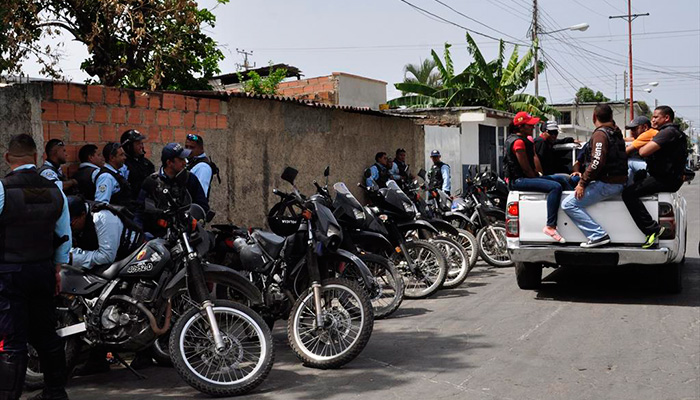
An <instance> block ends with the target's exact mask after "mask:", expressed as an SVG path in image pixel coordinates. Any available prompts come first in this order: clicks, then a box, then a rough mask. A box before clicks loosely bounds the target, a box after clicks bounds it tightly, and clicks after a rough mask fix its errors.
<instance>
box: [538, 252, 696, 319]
mask: <svg viewBox="0 0 700 400" xmlns="http://www.w3.org/2000/svg"><path fill="white" fill-rule="evenodd" d="M659 268H662V267H660V266H650V265H623V266H618V267H596V268H586V267H562V268H559V269H556V270H555V271H554V272H552V273H551V274H550V275H549V276H547V277H545V278H544V279H543V283H542V287H541V288H540V290H539V291H538V293H537V297H536V298H537V299H538V300H559V301H570V302H577V303H578V302H580V303H615V304H649V305H668V306H683V307H698V306H700V258H686V261H685V266H684V269H683V292H681V293H680V294H665V293H663V291H662V290H661V287H660V286H659V283H660V280H659V279H658V276H659V275H658V274H659ZM546 271H547V269H545V272H546Z"/></svg>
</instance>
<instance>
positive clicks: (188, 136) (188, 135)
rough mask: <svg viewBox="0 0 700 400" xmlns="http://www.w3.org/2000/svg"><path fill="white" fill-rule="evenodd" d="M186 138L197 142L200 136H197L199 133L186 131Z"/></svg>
mask: <svg viewBox="0 0 700 400" xmlns="http://www.w3.org/2000/svg"><path fill="white" fill-rule="evenodd" d="M187 140H191V141H193V142H199V141H200V140H201V138H200V137H199V135H194V134H192V133H188V134H187Z"/></svg>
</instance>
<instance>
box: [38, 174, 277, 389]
mask: <svg viewBox="0 0 700 400" xmlns="http://www.w3.org/2000/svg"><path fill="white" fill-rule="evenodd" d="M161 195H162V196H163V198H164V199H165V200H166V201H167V209H165V210H159V209H156V208H155V204H154V203H153V202H152V201H147V203H146V212H147V213H151V214H153V215H157V216H158V218H159V220H158V224H159V225H160V226H163V227H166V228H167V234H166V236H165V237H163V238H156V239H152V240H150V241H148V242H146V243H144V244H143V245H142V246H141V247H140V248H138V249H137V250H136V251H134V252H133V253H132V254H131V255H129V256H128V257H126V258H125V259H123V260H121V261H117V262H115V263H113V264H111V265H105V266H100V267H96V268H93V269H90V270H82V269H80V268H74V267H71V266H65V267H64V269H63V270H62V271H61V286H62V302H63V306H62V307H60V308H59V309H58V311H59V315H60V316H61V318H59V320H60V321H62V323H63V326H62V327H61V328H60V329H58V330H57V332H58V334H59V336H61V337H63V338H64V339H65V340H66V349H70V354H67V357H66V358H67V362H68V365H69V370H70V369H71V367H72V366H74V365H75V362H76V361H77V359H78V355H79V353H80V351H81V350H82V349H83V348H87V347H91V346H102V347H105V348H106V349H107V350H108V351H111V352H112V354H113V355H114V356H115V359H117V360H119V361H120V362H121V363H122V364H124V365H125V366H126V367H127V368H128V369H130V370H131V371H132V372H134V373H135V374H136V375H137V376H139V377H140V378H143V376H142V375H140V374H138V373H137V372H136V371H134V370H133V369H131V367H130V366H128V365H127V364H126V363H125V362H124V361H123V359H122V358H121V356H119V353H120V352H134V351H140V350H142V349H145V348H147V347H149V346H152V345H153V343H154V342H155V341H156V339H157V338H158V337H159V336H161V335H164V334H166V333H167V332H168V331H169V330H170V325H171V323H172V316H173V311H172V304H173V302H174V301H175V300H177V301H180V302H183V303H184V304H187V306H186V307H184V308H183V310H184V313H183V314H182V315H181V316H180V318H179V319H178V320H177V321H176V322H175V324H174V326H173V327H172V330H171V332H170V342H169V353H170V355H171V358H172V362H173V364H174V366H175V368H176V370H177V372H178V374H179V375H180V376H181V377H182V379H183V380H184V381H185V382H187V383H188V384H189V385H190V386H192V387H194V388H195V389H197V390H199V391H201V392H203V393H206V394H208V395H211V396H235V395H240V394H244V393H247V392H249V391H250V390H252V389H254V388H255V387H257V386H258V385H259V384H260V383H262V382H263V380H264V379H265V378H266V376H267V375H268V373H269V372H270V370H271V369H272V364H273V360H274V350H273V343H272V335H271V333H270V330H269V329H268V327H267V326H266V325H265V323H264V321H263V320H262V318H261V317H260V316H259V315H258V314H257V313H255V312H254V311H253V310H252V309H250V308H248V307H246V306H244V305H242V304H239V303H235V302H232V301H227V300H212V297H211V295H210V293H209V289H208V286H207V282H210V283H215V284H221V285H225V286H227V287H230V288H232V290H235V291H237V292H238V293H240V294H241V295H244V296H247V297H249V298H250V299H251V301H253V302H257V301H259V299H258V298H256V295H255V292H256V290H257V289H256V288H255V287H254V286H253V285H251V284H250V282H249V281H248V280H247V279H246V278H245V277H243V276H241V275H240V274H237V273H236V272H234V271H231V270H230V269H229V268H226V267H223V266H220V265H214V264H210V263H207V262H204V261H203V260H202V255H201V254H200V250H203V249H208V248H209V247H210V243H209V242H208V241H209V236H208V235H206V232H205V231H204V230H203V229H202V228H201V226H200V223H199V222H198V220H197V217H198V216H199V217H200V218H204V211H203V210H202V209H201V208H200V207H199V206H196V205H192V206H190V204H186V205H180V204H178V203H177V202H176V201H175V200H174V198H173V197H172V195H171V194H170V192H169V190H168V189H167V188H163V189H161ZM35 361H36V360H35ZM32 365H34V366H35V370H33V374H32V375H33V376H34V377H40V365H39V364H38V362H35V363H33V364H32Z"/></svg>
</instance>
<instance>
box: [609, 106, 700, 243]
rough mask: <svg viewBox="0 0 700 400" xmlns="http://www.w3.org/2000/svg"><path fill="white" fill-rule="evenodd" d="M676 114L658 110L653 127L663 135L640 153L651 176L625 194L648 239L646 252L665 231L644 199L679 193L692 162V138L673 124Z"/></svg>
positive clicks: (663, 108)
mask: <svg viewBox="0 0 700 400" xmlns="http://www.w3.org/2000/svg"><path fill="white" fill-rule="evenodd" d="M674 118H675V113H674V112H673V109H672V108H671V107H669V106H658V107H656V109H655V110H654V115H653V116H652V118H651V126H652V128H654V129H657V130H658V131H659V132H658V133H657V134H656V135H655V136H654V137H653V139H651V141H649V143H647V144H645V145H644V146H642V147H641V148H640V149H639V155H641V156H642V157H644V159H645V160H646V162H647V174H648V175H647V176H646V178H644V179H639V180H635V182H634V184H633V185H632V186H629V187H628V188H626V189H625V191H624V192H622V200H623V201H624V202H625V205H626V206H627V210H629V212H630V215H632V219H634V222H635V224H636V225H637V227H638V228H639V230H640V231H642V233H644V235H645V236H646V241H645V242H644V245H642V247H643V248H649V247H652V246H654V245H656V244H657V243H658V241H659V237H660V236H661V235H662V234H663V228H661V227H660V226H659V223H658V222H656V221H655V220H654V218H652V216H651V215H649V211H648V210H647V209H646V207H645V206H644V203H643V202H642V200H641V197H644V196H649V195H652V194H655V193H659V192H676V191H678V189H680V188H681V186H682V185H683V170H684V169H685V163H686V162H687V159H688V147H687V140H688V137H687V136H686V135H685V133H683V131H681V130H680V128H679V126H678V125H676V124H674V123H673V120H674Z"/></svg>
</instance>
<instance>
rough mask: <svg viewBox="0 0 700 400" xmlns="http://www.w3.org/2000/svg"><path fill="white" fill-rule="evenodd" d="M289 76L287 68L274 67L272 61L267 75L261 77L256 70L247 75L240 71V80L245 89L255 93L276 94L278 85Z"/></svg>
mask: <svg viewBox="0 0 700 400" xmlns="http://www.w3.org/2000/svg"><path fill="white" fill-rule="evenodd" d="M286 77H287V69H286V68H273V67H272V61H270V71H269V73H268V75H267V76H265V77H261V76H260V74H258V73H257V72H255V71H250V72H248V73H246V77H244V76H243V74H242V73H240V72H238V81H239V82H241V83H242V84H243V91H245V92H246V93H254V94H270V95H272V94H276V93H277V85H279V83H280V82H282V81H283V80H284V78H286Z"/></svg>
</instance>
